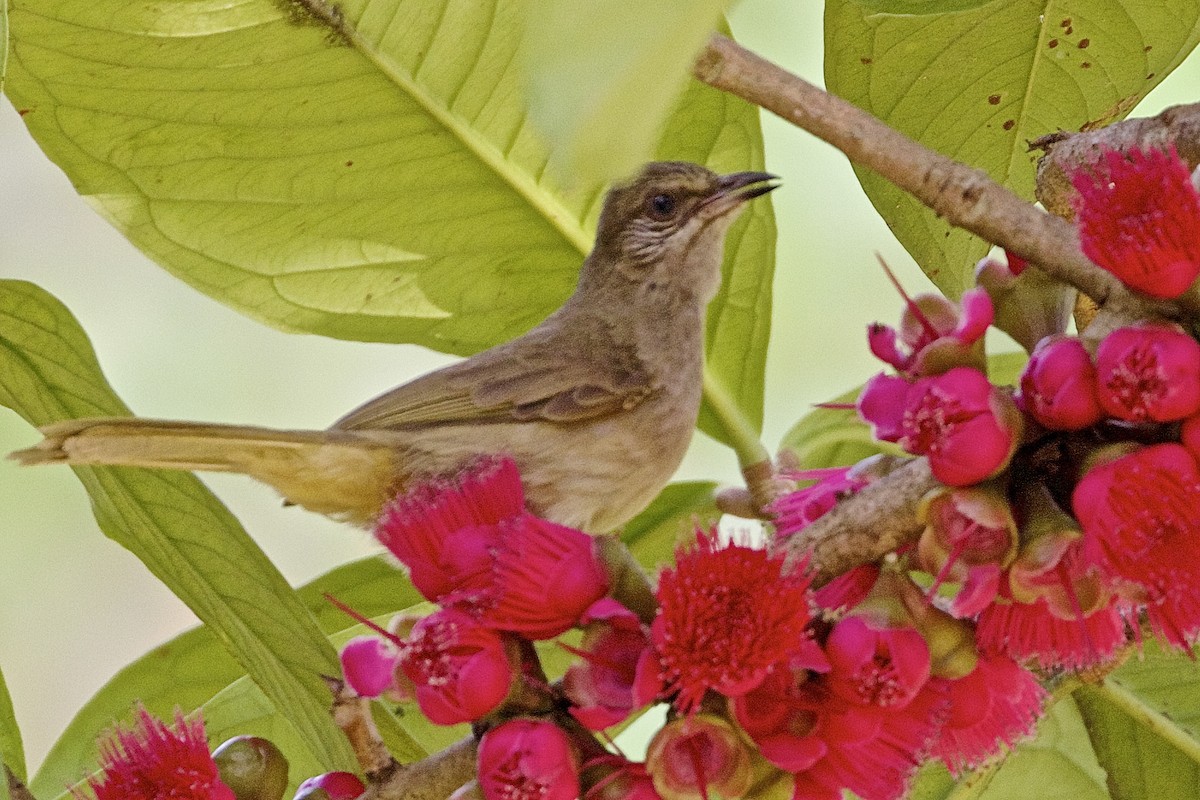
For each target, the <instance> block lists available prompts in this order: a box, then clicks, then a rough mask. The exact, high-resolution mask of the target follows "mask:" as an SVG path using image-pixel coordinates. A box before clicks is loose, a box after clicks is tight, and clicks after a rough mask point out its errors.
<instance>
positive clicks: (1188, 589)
mask: <svg viewBox="0 0 1200 800" xmlns="http://www.w3.org/2000/svg"><path fill="white" fill-rule="evenodd" d="M1072 506H1073V507H1074V510H1075V516H1076V517H1077V518H1078V519H1079V522H1080V524H1081V525H1082V526H1083V531H1084V545H1083V552H1084V556H1085V557H1086V558H1087V559H1088V560H1089V561H1090V562H1091V563H1095V564H1097V565H1098V566H1099V567H1100V569H1101V570H1102V572H1103V573H1104V574H1105V575H1107V576H1109V577H1110V578H1112V579H1115V580H1117V581H1120V582H1123V584H1124V585H1122V586H1120V587H1118V588H1119V590H1120V591H1121V592H1122V594H1124V595H1126V596H1127V597H1130V598H1131V599H1133V600H1134V601H1135V602H1138V603H1139V604H1142V605H1145V607H1146V614H1147V616H1148V617H1149V620H1150V624H1151V627H1152V628H1153V629H1154V630H1155V631H1157V632H1158V633H1159V634H1161V635H1162V636H1164V637H1165V638H1166V639H1167V641H1169V642H1170V643H1171V644H1173V645H1175V646H1176V647H1180V648H1184V647H1186V646H1187V643H1188V642H1189V641H1190V640H1192V639H1193V638H1195V636H1196V635H1197V633H1198V632H1200V599H1197V596H1196V592H1195V586H1196V585H1197V583H1198V582H1200V469H1198V468H1197V465H1196V460H1195V459H1194V458H1193V457H1192V455H1191V453H1189V452H1188V451H1187V449H1185V448H1184V447H1183V446H1182V445H1178V444H1174V443H1170V444H1160V445H1154V446H1153V447H1146V448H1142V449H1140V450H1136V451H1134V452H1132V453H1130V454H1128V455H1125V456H1122V457H1120V458H1117V459H1114V460H1112V461H1109V462H1107V463H1104V464H1101V465H1099V466H1097V467H1094V468H1093V469H1092V470H1091V471H1089V472H1088V473H1087V474H1086V475H1084V477H1083V479H1082V480H1081V481H1080V482H1079V483H1078V485H1076V487H1075V492H1074V494H1073V495H1072Z"/></svg>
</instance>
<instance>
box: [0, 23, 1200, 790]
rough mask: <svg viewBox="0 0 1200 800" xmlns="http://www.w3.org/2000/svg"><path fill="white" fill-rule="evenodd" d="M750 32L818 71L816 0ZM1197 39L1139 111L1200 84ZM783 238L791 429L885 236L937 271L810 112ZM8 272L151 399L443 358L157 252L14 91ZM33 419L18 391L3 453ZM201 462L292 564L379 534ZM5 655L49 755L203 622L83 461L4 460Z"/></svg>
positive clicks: (371, 383) (336, 376)
mask: <svg viewBox="0 0 1200 800" xmlns="http://www.w3.org/2000/svg"><path fill="white" fill-rule="evenodd" d="M733 24H734V30H735V33H736V34H737V35H738V36H739V39H740V40H741V41H742V42H743V43H744V44H746V45H747V46H748V47H750V48H751V49H753V50H755V51H757V52H759V53H761V54H762V55H764V56H766V57H768V58H770V59H772V60H774V61H776V62H778V63H780V64H781V65H783V66H784V67H786V68H788V69H790V70H792V71H794V72H796V73H798V74H800V75H801V76H803V77H805V78H807V79H808V80H810V81H813V82H817V83H820V82H821V52H822V41H821V38H822V29H821V9H820V4H819V3H797V2H795V0H754V1H753V2H745V3H742V4H741V5H740V6H739V7H738V9H737V10H736V11H735V13H734V18H733ZM1198 89H1200V62H1198V61H1197V59H1196V58H1195V57H1193V58H1191V59H1190V60H1189V61H1188V63H1186V64H1185V65H1184V67H1183V68H1181V69H1180V70H1178V71H1177V72H1176V73H1174V74H1173V75H1172V76H1171V77H1170V78H1169V79H1168V80H1167V81H1166V82H1165V83H1164V84H1163V85H1162V86H1160V87H1159V88H1158V89H1157V90H1156V91H1155V92H1154V93H1153V94H1152V95H1151V96H1150V97H1149V98H1148V99H1147V100H1146V101H1145V102H1144V103H1143V104H1142V106H1140V107H1139V108H1138V109H1137V110H1136V111H1135V112H1134V113H1135V115H1150V114H1154V113H1157V112H1158V111H1159V110H1161V109H1162V108H1163V107H1165V106H1168V105H1172V104H1175V103H1180V102H1188V101H1189V100H1194V99H1196V95H1197V90H1198ZM764 129H765V135H766V139H767V167H768V169H769V170H770V171H772V172H775V173H777V174H779V175H781V176H782V177H783V188H782V189H780V190H779V191H777V192H775V193H774V194H773V195H772V197H773V199H774V202H775V209H776V215H777V218H778V225H779V244H778V251H779V254H780V258H779V266H778V271H777V280H776V306H775V314H774V321H773V333H772V351H771V357H770V362H769V364H768V375H767V393H768V394H767V411H766V413H767V418H766V424H765V431H764V441H765V442H766V443H767V444H768V446H769V447H771V448H773V447H774V445H775V443H777V442H778V440H779V438H780V436H781V435H782V434H783V433H784V432H785V431H786V430H787V428H788V427H790V425H791V424H792V422H794V421H795V419H796V418H798V417H799V416H801V415H803V414H804V413H805V412H806V410H807V409H808V407H809V405H810V404H812V403H814V402H820V401H822V400H825V399H827V398H829V397H830V396H832V395H835V394H837V393H839V392H841V391H844V390H845V389H848V388H850V387H851V386H853V385H855V384H856V383H860V382H861V381H862V380H864V379H865V378H866V377H868V376H869V375H871V374H873V372H875V371H877V370H878V366H877V365H876V364H874V363H873V362H872V360H871V359H870V357H869V356H868V355H867V352H866V347H865V337H864V327H865V325H866V324H867V323H868V322H870V321H872V320H875V319H881V320H885V321H892V320H894V319H895V318H896V316H897V314H898V312H899V306H900V304H899V301H898V299H897V298H896V297H895V295H894V294H893V292H892V291H891V290H890V288H889V287H888V285H887V283H886V281H885V280H884V279H883V277H882V275H881V274H880V272H879V269H878V266H877V264H876V259H875V254H876V253H877V252H878V253H880V254H881V255H883V257H884V258H885V259H886V260H887V261H888V262H889V263H890V264H891V265H892V266H893V267H894V268H895V269H896V270H897V271H898V272H899V274H900V275H901V278H902V280H904V282H905V283H906V285H907V286H908V288H909V289H910V291H914V292H916V291H921V290H923V289H925V288H926V287H928V285H929V284H928V282H927V281H925V279H924V277H923V276H921V275H920V273H919V271H918V270H917V269H916V267H915V266H914V265H913V264H912V262H911V260H910V259H909V258H908V256H907V255H906V254H905V253H904V251H903V249H902V248H901V247H900V246H899V245H898V244H897V243H896V241H895V240H894V239H893V238H892V236H891V234H890V233H889V232H888V230H887V229H886V227H885V226H884V225H883V223H882V222H881V221H880V220H879V219H878V217H877V216H876V215H875V213H874V211H873V209H872V208H871V206H870V204H869V203H868V201H867V200H866V198H865V196H864V195H863V194H862V192H861V190H860V189H859V187H858V184H857V181H856V180H855V179H854V176H853V174H852V173H851V170H850V167H849V165H848V164H847V162H846V160H845V159H844V158H843V157H842V156H841V155H840V154H838V153H837V152H835V151H834V150H833V149H832V148H830V147H828V146H827V145H824V144H822V143H821V142H819V141H817V140H815V139H813V138H812V137H811V136H809V135H808V134H806V133H804V132H802V131H799V130H797V129H795V128H792V127H790V126H788V125H786V124H785V123H782V122H779V121H778V120H776V119H774V118H772V117H768V118H766V119H764ZM0 187H3V191H0V276H2V277H6V278H24V279H28V280H32V281H34V282H36V283H38V284H40V285H41V286H43V287H44V288H46V289H47V290H49V291H50V292H51V293H53V294H54V295H56V296H57V297H58V298H59V299H60V300H62V301H63V302H64V303H66V305H67V306H68V307H69V308H70V309H71V310H72V311H73V312H74V313H75V314H76V315H77V316H78V317H79V319H80V321H81V322H82V324H83V327H84V329H85V330H86V331H87V332H88V333H89V335H90V336H91V338H92V342H93V344H94V346H95V348H96V351H97V352H98V354H99V357H100V361H101V364H102V365H103V366H104V369H105V372H106V373H107V375H108V378H109V380H110V382H111V383H112V384H113V386H114V387H116V389H117V391H118V392H119V393H120V394H121V395H122V397H123V398H124V399H125V401H126V402H127V403H128V404H129V405H130V406H132V407H133V408H134V409H135V410H136V411H137V412H138V413H139V414H142V415H145V416H157V417H168V418H181V419H187V418H191V419H203V420H212V421H222V422H245V423H259V424H271V425H276V426H280V427H305V428H323V427H325V426H326V425H328V424H329V422H330V421H332V420H333V419H335V418H337V417H338V416H340V415H341V414H342V413H343V412H344V411H346V410H347V409H349V408H351V407H353V406H355V405H357V404H358V403H360V402H361V401H363V400H365V399H367V398H369V397H372V396H374V395H375V394H377V393H379V392H380V391H382V390H383V389H385V388H388V387H390V386H392V385H394V384H396V383H399V382H401V381H403V380H406V379H408V378H411V377H413V376H415V375H417V374H419V373H421V372H424V371H427V370H428V369H430V368H433V367H435V366H438V365H440V364H443V363H447V361H448V360H449V358H448V357H446V356H440V355H438V354H433V353H429V352H427V351H424V350H422V349H420V348H417V347H413V346H397V345H378V344H359V343H352V342H341V341H334V340H327V339H321V338H318V337H315V336H298V335H288V334H283V333H279V332H277V331H274V330H271V329H268V328H265V327H263V326H261V325H259V324H257V323H254V322H251V321H250V320H248V319H246V318H244V317H241V316H239V315H238V314H236V313H235V312H233V311H230V310H228V309H226V308H225V307H223V306H220V305H218V304H217V303H216V302H214V301H212V300H209V299H207V298H206V297H203V296H201V295H200V294H198V293H196V292H195V291H193V290H191V289H189V288H188V287H186V286H185V285H184V284H183V283H181V282H179V281H178V280H176V279H174V278H172V277H170V276H169V275H168V274H167V273H166V272H164V271H163V270H161V269H160V268H159V267H157V266H155V265H154V264H152V263H151V262H149V261H148V260H147V259H146V258H145V257H144V256H142V255H141V254H140V253H139V252H138V251H137V250H135V249H134V248H133V247H132V246H131V245H130V244H128V243H127V242H126V241H125V239H124V238H123V237H122V236H121V235H120V234H118V233H117V232H116V231H115V230H114V229H112V228H111V227H109V226H108V224H107V223H106V222H104V221H103V220H101V219H100V218H99V217H98V216H97V215H96V214H95V213H94V212H93V211H92V210H91V209H90V208H89V207H88V206H87V204H86V203H84V202H83V201H82V200H81V199H80V198H79V197H78V196H77V195H76V194H75V193H74V191H73V190H72V189H71V186H70V184H69V182H68V181H67V179H66V178H65V177H64V176H63V174H62V173H61V172H60V171H59V170H58V168H57V167H55V166H54V165H52V164H51V163H50V162H49V161H47V160H46V158H45V157H44V156H43V155H42V154H41V152H40V150H38V148H37V146H36V145H35V144H34V143H33V141H32V140H31V139H30V138H29V136H28V135H27V134H26V132H25V129H24V126H23V125H22V123H21V121H20V119H19V117H18V116H17V114H16V113H15V112H14V111H13V109H12V107H11V106H10V105H9V104H8V102H7V100H0ZM37 438H38V437H37V436H36V435H35V433H34V432H33V430H32V429H30V428H29V426H27V425H26V424H25V423H24V422H23V421H22V420H20V418H18V417H17V416H16V415H15V414H13V413H11V412H9V411H7V410H6V409H0V453H5V452H8V451H10V450H13V449H16V448H19V447H25V446H28V445H31V444H33V443H34V442H35V441H36V440H37ZM680 477H681V478H715V479H718V480H723V481H727V482H733V481H735V480H736V479H737V467H736V463H735V461H734V458H733V456H732V454H731V453H729V452H728V451H726V450H725V449H724V448H723V447H720V446H718V445H716V444H714V443H713V442H711V441H709V440H707V439H705V438H704V437H697V441H696V442H695V444H694V446H693V451H692V452H691V453H690V454H689V457H688V459H687V461H686V463H685V464H684V466H683V468H682V469H681V471H680ZM204 480H205V481H206V483H208V484H209V485H210V486H211V487H212V488H213V490H214V491H215V492H216V493H217V494H218V495H219V496H220V497H221V498H222V499H223V500H224V501H225V502H226V503H227V504H228V505H229V506H230V507H231V508H232V510H233V511H234V513H235V514H236V515H237V516H238V517H239V518H240V519H241V520H242V522H243V523H244V524H245V525H246V527H247V529H248V530H249V531H250V533H251V534H252V535H253V536H254V537H255V538H256V540H257V541H258V542H259V543H260V544H261V546H262V547H263V548H264V549H265V550H266V552H267V553H268V555H269V556H271V558H272V559H274V560H275V562H276V563H277V564H278V565H279V567H280V568H281V569H282V571H283V572H284V574H285V575H286V576H287V577H288V579H289V580H291V581H292V582H293V583H303V582H306V581H308V580H310V579H312V578H314V577H316V576H317V575H319V574H321V573H323V572H326V571H328V570H329V569H331V568H333V567H334V566H337V565H338V564H341V563H344V562H346V561H349V560H351V559H353V558H356V557H359V556H361V555H364V554H367V553H371V552H374V551H375V549H374V548H373V547H372V545H371V543H370V541H369V540H368V537H367V536H366V535H365V534H364V533H362V532H360V531H358V530H355V529H350V528H346V527H342V526H338V525H335V524H333V523H330V522H328V521H326V520H324V519H321V518H318V517H316V516H314V515H310V514H306V513H304V512H301V511H299V510H297V509H284V508H281V507H280V504H279V501H278V500H277V498H276V497H275V495H274V494H273V493H272V492H270V491H269V490H266V489H263V488H262V487H260V486H258V485H256V484H252V483H251V482H250V481H249V480H248V479H244V478H238V477H229V476H215V477H213V476H209V477H205V478H204ZM0 537H2V538H0V669H3V672H4V675H5V678H6V679H7V681H8V685H9V689H10V691H11V692H12V695H13V699H14V703H15V706H16V712H17V718H18V720H19V722H20V723H21V726H22V731H23V734H24V738H25V745H26V750H27V755H28V759H29V762H30V766H31V769H32V768H36V766H37V764H39V763H40V761H41V760H42V758H43V756H44V755H45V753H46V751H47V750H48V749H49V746H50V744H51V743H52V742H53V741H54V739H55V738H56V736H57V735H58V733H59V732H60V731H61V730H62V729H63V728H64V727H65V726H66V724H67V722H68V721H69V720H70V718H71V717H72V715H73V714H74V712H75V710H77V709H78V708H79V707H80V706H81V705H82V704H83V703H84V702H85V701H86V699H87V698H88V697H90V696H91V695H92V694H93V693H94V692H95V691H96V690H97V689H98V688H99V687H100V686H101V685H103V683H104V682H105V681H106V680H107V679H108V678H109V677H110V676H111V675H112V674H113V673H114V672H115V671H116V670H118V669H119V668H120V667H122V666H124V665H125V664H127V663H129V662H130V661H132V660H133V659H135V658H136V657H138V656H140V655H141V654H142V653H144V652H145V651H146V650H148V649H149V648H151V647H153V646H155V645H157V644H159V643H161V642H163V641H165V640H166V639H168V638H170V637H171V636H173V635H174V634H176V633H178V632H180V631H182V630H185V629H186V628H188V627H190V626H191V625H193V624H194V618H193V617H192V615H191V613H190V612H189V611H188V610H187V609H186V608H185V607H184V606H183V605H182V604H181V603H179V602H178V601H177V600H175V599H174V597H173V596H172V595H170V594H169V593H168V592H167V591H166V590H165V589H164V588H163V587H162V586H160V585H159V584H158V583H157V582H156V581H155V580H154V579H153V578H151V577H150V575H149V574H148V573H147V572H146V570H145V569H144V568H143V567H142V566H141V564H140V563H139V562H138V561H137V560H136V559H134V558H133V557H132V556H131V555H129V554H128V553H127V552H126V551H124V550H123V549H122V548H120V547H119V546H117V545H116V544H114V543H112V542H110V541H109V540H107V539H106V538H104V536H103V535H102V534H101V533H100V531H99V529H98V528H97V526H96V524H95V522H94V520H93V519H92V516H91V513H90V511H89V508H88V501H87V498H86V495H85V494H84V492H83V489H82V488H81V487H80V485H79V484H78V483H77V482H76V481H75V479H74V477H73V476H72V474H71V473H70V471H69V470H66V469H36V470H34V469H25V470H20V469H18V468H17V467H16V466H14V465H13V464H11V462H7V461H0Z"/></svg>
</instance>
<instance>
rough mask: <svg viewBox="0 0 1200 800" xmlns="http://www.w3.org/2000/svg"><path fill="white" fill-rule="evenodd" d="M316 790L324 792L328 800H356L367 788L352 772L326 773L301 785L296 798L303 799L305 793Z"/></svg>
mask: <svg viewBox="0 0 1200 800" xmlns="http://www.w3.org/2000/svg"><path fill="white" fill-rule="evenodd" d="M316 789H320V790H322V791H324V792H325V794H327V795H328V796H329V800H357V798H358V797H360V796H361V795H362V794H363V793H364V792H365V791H367V787H366V786H363V782H362V781H360V780H359V779H358V776H357V775H355V774H354V773H352V772H326V773H325V774H324V775H318V776H316V777H315V778H309V779H308V780H306V781H304V782H303V783H301V784H300V786H299V788H297V789H296V797H297V798H299V797H303V796H304V794H305V792H309V791H314V790H316Z"/></svg>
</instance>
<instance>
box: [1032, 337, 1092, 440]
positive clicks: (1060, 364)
mask: <svg viewBox="0 0 1200 800" xmlns="http://www.w3.org/2000/svg"><path fill="white" fill-rule="evenodd" d="M1017 405H1019V406H1020V407H1021V408H1023V409H1024V410H1025V411H1027V412H1028V413H1029V414H1031V415H1032V416H1033V418H1034V419H1036V420H1037V421H1038V422H1039V423H1041V424H1042V425H1043V426H1045V427H1047V428H1050V429H1051V430H1067V431H1075V430H1079V429H1081V428H1086V427H1088V426H1089V425H1094V424H1096V423H1097V422H1099V421H1100V419H1101V418H1102V417H1103V416H1104V412H1103V411H1102V410H1101V408H1100V401H1099V399H1098V398H1097V396H1096V368H1095V367H1094V366H1093V365H1092V357H1091V356H1090V355H1088V352H1087V350H1085V349H1084V347H1083V343H1082V342H1081V341H1079V340H1078V339H1076V338H1075V337H1073V336H1048V337H1046V338H1045V339H1042V340H1041V341H1040V342H1038V345H1037V347H1035V348H1034V350H1033V353H1032V354H1031V355H1030V356H1029V363H1028V364H1026V365H1025V369H1024V371H1023V372H1022V373H1021V392H1020V394H1018V395H1017Z"/></svg>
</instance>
